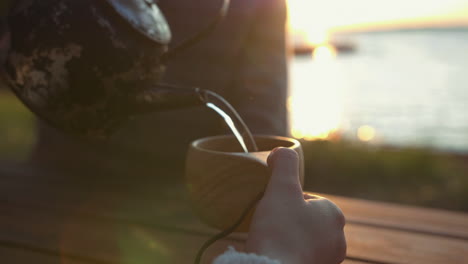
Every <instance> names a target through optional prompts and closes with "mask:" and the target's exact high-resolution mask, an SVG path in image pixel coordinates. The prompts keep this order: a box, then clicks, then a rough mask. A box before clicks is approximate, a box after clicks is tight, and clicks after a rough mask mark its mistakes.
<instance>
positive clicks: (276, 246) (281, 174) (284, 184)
mask: <svg viewBox="0 0 468 264" xmlns="http://www.w3.org/2000/svg"><path fill="white" fill-rule="evenodd" d="M268 166H269V167H270V168H271V171H272V175H271V178H270V182H269V183H268V186H267V188H266V190H265V195H264V196H263V198H262V199H261V200H260V202H259V204H258V206H257V209H256V211H255V214H254V216H253V219H252V223H251V226H250V231H249V237H248V239H247V244H246V250H247V251H249V252H252V253H256V254H258V255H264V256H267V257H270V258H272V259H277V260H280V261H281V262H282V263H283V264H306V263H307V264H309V263H311V264H335V263H341V262H342V261H343V259H344V257H345V255H346V240H345V236H344V232H343V228H344V225H345V218H344V216H343V213H342V212H341V210H340V209H339V208H338V207H337V206H336V205H335V204H334V203H332V202H331V201H329V200H327V199H325V198H323V197H319V196H312V195H309V194H304V193H303V192H302V188H301V185H300V183H299V161H298V155H297V153H296V152H295V151H293V150H290V149H286V148H278V149H275V150H274V151H273V152H272V153H271V154H270V156H269V157H268Z"/></svg>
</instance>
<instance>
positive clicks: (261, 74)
mask: <svg viewBox="0 0 468 264" xmlns="http://www.w3.org/2000/svg"><path fill="white" fill-rule="evenodd" d="M219 4H220V1H215V0H209V1H193V0H165V1H159V5H160V7H161V9H162V11H163V13H164V14H165V16H166V18H167V20H168V22H169V25H170V27H171V29H172V33H173V40H172V45H175V44H177V43H179V42H180V41H181V40H183V39H184V38H186V37H188V36H190V35H191V34H193V33H194V32H196V31H197V30H199V29H200V28H202V27H203V26H204V25H205V24H207V23H208V22H210V21H211V19H212V18H213V17H214V15H215V14H216V12H218V8H219ZM285 22H286V7H285V1H284V0H233V1H231V7H230V10H229V13H228V15H227V17H226V18H225V20H224V21H222V22H221V24H220V25H219V26H218V27H217V29H216V30H215V32H213V33H212V34H210V35H209V36H208V37H207V38H206V39H204V40H202V41H201V42H200V43H198V44H196V45H195V46H194V47H192V48H190V49H188V50H186V51H184V52H182V53H180V54H179V55H178V56H177V57H176V58H175V59H173V60H172V61H170V62H169V64H168V67H167V72H166V74H165V77H164V81H165V82H167V83H174V84H181V85H187V86H198V87H201V88H204V89H208V90H213V91H215V92H217V93H219V94H221V95H222V96H224V97H225V98H226V99H227V100H228V101H229V102H231V104H232V105H233V106H234V107H235V108H236V109H237V110H238V111H239V113H240V115H241V116H242V117H243V118H244V120H245V122H246V123H247V124H248V126H249V127H250V129H251V130H252V132H253V133H259V134H275V135H285V134H286V133H287V118H286V112H287V111H286V96H287V67H286V48H285V45H286V41H285ZM224 133H228V131H227V130H226V127H225V126H224V125H223V124H222V120H221V119H220V117H218V116H217V115H215V113H214V112H212V110H210V109H207V108H206V107H196V108H188V109H178V110H174V111H165V112H158V113H154V114H150V115H146V116H138V117H135V118H134V119H132V120H130V121H129V122H128V123H127V124H125V125H124V126H123V127H122V128H121V129H120V130H118V131H117V132H116V133H115V135H114V136H113V137H112V138H111V139H110V141H108V142H94V141H93V142H91V141H88V140H86V139H76V138H72V137H70V136H67V135H63V134H62V133H60V132H59V131H56V130H54V129H52V128H49V127H47V126H46V125H45V124H42V123H41V124H40V128H39V137H38V144H37V146H36V148H35V150H34V152H33V155H32V158H33V159H34V160H36V161H40V162H43V163H50V164H64V165H65V166H67V164H69V163H70V164H75V166H79V165H77V164H80V163H81V164H82V165H81V166H91V167H93V166H98V167H101V166H104V167H106V168H114V169H115V168H120V167H124V168H128V169H130V170H133V169H134V168H136V167H138V168H143V170H144V171H150V170H151V167H158V166H169V165H170V164H172V166H175V167H177V168H182V167H183V160H184V156H185V151H186V149H187V145H188V144H189V142H190V141H192V140H194V139H196V138H200V137H206V136H210V135H218V134H224ZM85 164H87V165H85ZM115 170H116V171H121V170H120V169H115Z"/></svg>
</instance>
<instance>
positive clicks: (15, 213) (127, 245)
mask: <svg viewBox="0 0 468 264" xmlns="http://www.w3.org/2000/svg"><path fill="white" fill-rule="evenodd" d="M0 208H2V212H4V214H3V215H5V217H3V218H2V219H0V226H2V228H3V229H2V231H1V233H0V240H7V241H16V242H17V243H23V244H26V245H42V246H47V247H48V248H47V249H49V250H57V249H60V250H61V252H63V253H65V254H67V255H78V256H80V255H83V256H88V257H91V258H93V259H97V260H100V261H112V262H118V261H120V259H122V258H123V259H125V258H127V257H128V258H130V259H133V258H135V256H147V257H146V259H151V260H154V259H158V258H160V259H159V260H160V261H167V262H168V263H182V262H180V261H189V260H191V259H193V257H194V256H195V251H196V249H197V248H198V247H199V246H200V245H201V244H202V243H203V242H204V241H205V240H206V239H207V236H206V235H197V234H188V233H184V232H180V231H165V230H158V229H155V228H148V227H146V226H145V227H143V226H139V225H130V224H123V225H122V224H119V223H114V222H106V221H96V219H94V218H91V219H88V218H85V217H82V216H80V215H73V214H68V215H67V214H64V215H53V214H51V213H50V212H46V211H44V210H40V211H36V210H35V209H21V208H20V209H18V208H17V207H10V206H8V205H4V204H2V205H1V206H0ZM236 236H237V237H236ZM346 237H347V240H348V255H349V256H352V257H355V258H358V259H363V260H368V261H374V262H377V263H378V262H384V263H385V262H386V263H415V264H417V263H421V264H422V263H424V264H432V263H434V264H436V263H467V261H468V259H466V254H467V252H468V241H463V240H457V239H450V238H443V237H442V238H441V237H437V236H430V235H423V234H412V233H407V232H400V231H394V230H388V229H381V228H375V227H366V226H360V225H352V224H351V225H347V227H346ZM233 238H234V239H235V238H237V239H238V240H234V239H231V240H229V241H223V242H221V243H217V244H216V246H215V247H214V248H211V249H210V250H211V253H210V254H211V256H213V255H216V254H219V253H221V252H222V251H223V250H224V249H225V248H226V246H227V245H228V244H231V245H232V244H234V245H237V246H238V247H240V248H241V247H242V244H243V243H242V240H243V239H245V235H238V234H237V235H234V237H233ZM127 252H130V255H128V253H127ZM134 252H137V253H134ZM142 258H143V257H142ZM161 258H163V259H161Z"/></svg>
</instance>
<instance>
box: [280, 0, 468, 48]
mask: <svg viewBox="0 0 468 264" xmlns="http://www.w3.org/2000/svg"><path fill="white" fill-rule="evenodd" d="M288 5H289V17H290V24H291V27H292V29H293V30H296V31H306V32H308V34H309V35H310V36H311V38H312V39H313V38H314V35H317V36H318V35H320V34H322V35H323V32H326V31H329V30H331V29H340V30H343V29H346V30H363V29H374V28H388V27H390V28H392V27H393V28H394V27H402V26H403V27H408V26H409V27H411V26H413V27H414V26H428V25H429V26H441V25H461V24H463V25H468V0H352V1H351V0H327V1H323V0H288Z"/></svg>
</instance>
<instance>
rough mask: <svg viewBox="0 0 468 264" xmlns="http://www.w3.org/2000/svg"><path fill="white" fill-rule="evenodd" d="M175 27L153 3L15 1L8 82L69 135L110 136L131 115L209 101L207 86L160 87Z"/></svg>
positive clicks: (200, 34) (10, 21)
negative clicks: (171, 29)
mask: <svg viewBox="0 0 468 264" xmlns="http://www.w3.org/2000/svg"><path fill="white" fill-rule="evenodd" d="M223 1H224V2H223V5H222V8H221V12H220V15H219V17H216V19H215V20H214V21H213V23H212V24H210V25H208V27H207V28H205V29H204V30H202V31H200V32H198V33H197V34H196V35H195V36H194V37H192V38H189V39H188V40H187V41H184V42H183V43H182V44H180V45H179V46H177V47H176V48H175V49H173V50H171V51H168V48H167V47H168V44H169V42H170V40H171V31H170V28H169V26H168V24H167V22H166V20H165V18H164V16H163V14H162V13H161V11H160V9H159V8H158V6H157V5H156V3H155V2H154V0H13V2H12V5H11V8H10V12H9V15H8V18H7V24H8V28H9V31H10V34H11V48H10V50H9V53H8V55H7V58H6V64H5V65H4V68H5V70H4V71H3V75H4V79H6V80H7V83H8V85H9V86H10V87H11V88H12V90H13V91H14V92H15V93H16V95H17V96H18V97H19V98H20V99H21V100H22V101H23V103H24V104H25V105H27V106H28V107H29V108H30V109H31V110H32V111H33V112H34V113H36V114H37V115H38V116H40V117H41V118H42V119H44V120H46V121H47V122H48V123H50V124H51V125H53V126H55V127H57V128H59V129H61V130H64V131H66V132H69V133H73V134H79V135H86V136H94V137H105V136H107V135H108V134H109V133H111V132H112V130H114V129H115V128H116V127H118V125H119V124H121V123H122V122H123V121H125V120H126V119H127V118H128V117H129V116H131V115H135V114H139V113H145V112H149V111H157V110H160V109H167V108H173V107H182V106H190V105H196V104H200V103H202V101H203V100H202V98H203V93H204V91H202V90H200V89H196V88H179V87H175V86H171V85H162V84H160V83H159V82H160V80H161V75H162V74H163V72H164V68H165V66H164V65H165V61H166V60H167V59H170V58H171V57H172V56H173V55H174V54H176V53H177V52H179V51H180V50H182V49H185V48H186V47H188V46H190V45H191V44H193V43H194V42H196V41H197V40H198V39H200V38H202V37H203V36H204V35H206V33H208V32H209V31H210V30H211V29H213V28H214V25H215V24H216V23H217V22H218V21H219V19H220V18H221V17H222V15H223V14H224V13H225V12H226V10H227V7H228V5H229V1H228V0H223Z"/></svg>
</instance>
